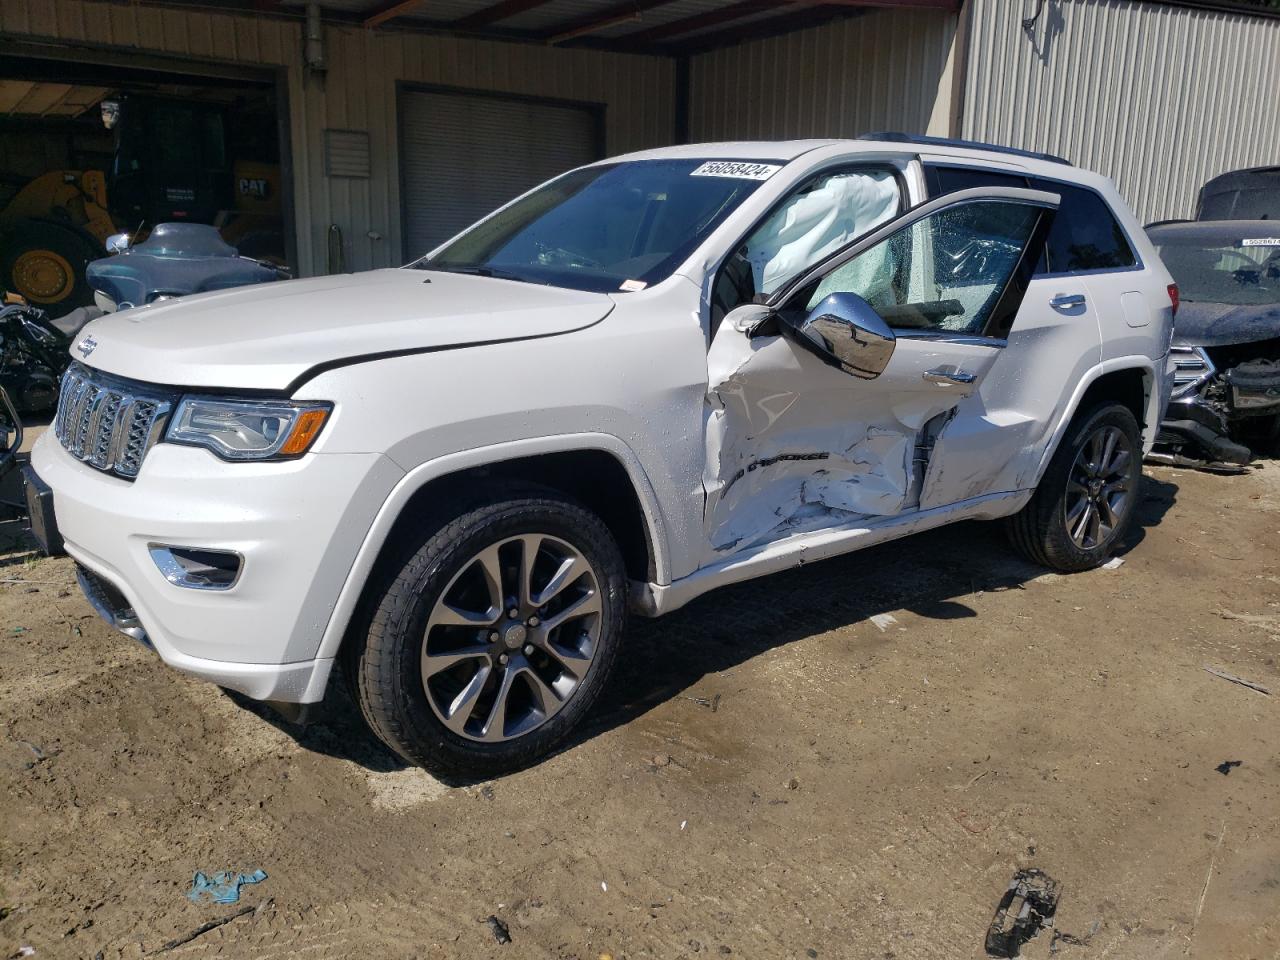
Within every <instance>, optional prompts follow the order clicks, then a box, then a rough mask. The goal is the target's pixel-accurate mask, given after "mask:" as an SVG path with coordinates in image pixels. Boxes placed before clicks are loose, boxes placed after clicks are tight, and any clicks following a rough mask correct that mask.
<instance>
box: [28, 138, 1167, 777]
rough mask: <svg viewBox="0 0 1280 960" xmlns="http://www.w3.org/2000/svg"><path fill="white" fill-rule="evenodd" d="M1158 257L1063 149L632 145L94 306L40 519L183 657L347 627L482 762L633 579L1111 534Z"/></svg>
mask: <svg viewBox="0 0 1280 960" xmlns="http://www.w3.org/2000/svg"><path fill="white" fill-rule="evenodd" d="M1173 294H1174V291H1173V290H1172V288H1171V283H1170V278H1169V276H1168V275H1167V273H1166V272H1165V270H1164V268H1163V267H1162V266H1161V264H1160V261H1159V260H1158V258H1157V257H1156V255H1155V253H1154V252H1153V250H1152V248H1151V246H1150V245H1149V243H1148V242H1147V240H1146V239H1145V237H1144V235H1143V232H1142V230H1141V228H1140V227H1139V225H1138V223H1137V221H1136V220H1135V219H1134V217H1133V215H1132V214H1131V213H1130V212H1129V210H1128V209H1127V208H1126V207H1125V205H1124V204H1123V202H1122V201H1121V200H1120V198H1119V197H1118V196H1117V194H1116V191H1115V189H1114V188H1113V187H1112V186H1111V184H1110V183H1109V182H1108V181H1107V180H1105V179H1104V178H1102V177H1099V176H1096V175H1094V174H1091V173H1087V172H1084V171H1082V170H1078V169H1076V168H1074V167H1072V166H1070V165H1069V164H1067V163H1065V162H1062V161H1058V160H1055V159H1054V158H1051V157H1043V156H1036V155H1031V154H1024V153H1018V152H1014V151H1007V150H997V149H995V148H984V147H982V146H981V145H978V144H963V143H954V142H944V141H936V140H928V139H925V138H910V137H903V136H900V135H892V134H885V135H879V136H875V137H871V138H868V139H862V140H852V141H804V142H786V143H731V144H710V145H706V144H704V145H697V146H684V147H676V148H671V149H662V150H652V151H647V152H643V153H637V154H632V155H630V156H625V157H621V158H618V159H614V160H608V161H604V162H601V163H598V164H595V165H592V166H588V167H583V168H581V169H578V170H574V171H572V172H570V173H567V174H565V175H563V176H561V177H559V178H557V179H555V180H552V181H551V182H549V183H547V184H544V185H543V186H540V187H538V188H536V189H534V190H532V191H531V192H529V193H527V194H525V195H524V196H522V197H519V198H517V199H516V200H514V201H512V202H511V203H509V204H508V205H506V206H505V207H503V208H502V209H500V210H498V211H497V212H495V213H493V214H492V215H490V216H489V217H487V218H486V219H484V220H482V221H481V222H480V223H478V224H476V225H475V226H473V227H471V228H470V229H468V230H467V231H465V232H463V233H462V234H460V235H459V236H457V237H455V238H454V239H453V240H451V241H449V242H447V243H445V244H444V245H443V246H441V247H440V248H438V249H437V250H435V251H434V252H432V253H431V254H429V255H428V256H427V257H425V258H424V259H422V260H419V261H417V262H415V263H413V264H411V265H410V266H408V267H405V268H402V269H394V270H378V271H373V272H370V273H364V274H359V275H355V276H335V277H325V278H321V279H314V280H305V281H297V282H290V283H277V284H270V285H268V286H265V287H262V286H259V287H250V288H244V289H240V290H232V291H227V292H222V293H216V294H209V295H202V296H194V297H190V298H186V299H182V300H177V301H169V302H166V303H158V304H155V305H152V306H147V307H141V308H138V309H133V310H128V311H124V312H121V313H117V314H114V315H112V316H108V317H104V318H102V319H100V320H97V321H95V322H94V323H93V324H91V325H90V326H89V327H87V328H86V329H85V331H84V333H83V335H82V336H81V338H80V339H79V340H78V341H77V343H76V344H75V346H74V348H73V349H74V351H75V354H74V355H75V358H76V361H77V362H76V363H75V364H74V365H73V366H72V368H71V369H70V371H69V372H68V373H67V375H66V378H65V380H64V382H63V386H62V399H61V403H60V406H59V409H58V414H57V419H56V422H55V424H54V428H53V429H52V430H50V431H49V432H48V433H46V434H45V436H43V437H42V438H41V440H40V442H39V443H38V444H37V446H36V449H35V453H34V455H33V458H32V466H33V468H34V469H33V470H32V472H31V473H30V474H29V476H28V495H29V500H30V502H31V506H32V511H33V527H34V529H35V530H36V531H37V533H38V534H40V535H41V536H43V537H44V538H45V539H46V540H47V541H48V542H49V544H50V546H54V547H56V544H57V543H58V542H59V540H60V539H65V545H66V550H67V552H68V553H70V554H71V556H72V557H73V558H74V559H75V560H76V561H77V563H78V564H79V569H80V575H81V582H82V586H83V588H84V590H85V592H86V594H87V595H88V596H89V598H90V599H91V600H92V602H93V603H94V604H95V605H96V606H97V608H98V609H99V611H100V612H101V613H102V614H103V615H104V616H106V617H107V618H108V619H109V620H110V621H111V622H112V623H113V624H115V625H116V626H117V627H118V628H120V629H121V630H123V631H124V632H126V633H128V634H130V635H132V636H133V637H135V638H137V639H139V640H144V641H145V642H147V643H149V644H150V645H151V646H152V647H153V648H154V649H155V651H156V652H157V653H158V654H159V656H160V657H161V658H162V659H163V660H164V661H165V662H166V663H168V664H170V665H172V666H174V667H176V668H177V669H179V670H183V671H185V672H187V673H191V674H194V675H196V676H199V677H203V678H206V679H208V680H211V681H214V682H215V683H218V684H221V685H223V686H225V687H230V688H233V689H235V690H238V691H241V692H242V693H244V694H246V695H248V696H250V697H253V698H257V699H261V700H267V701H272V702H274V703H275V704H276V705H277V706H279V707H280V708H282V709H285V710H290V705H293V707H294V708H295V709H294V710H293V712H294V713H295V715H296V714H297V713H298V712H299V711H298V710H297V709H296V708H297V706H298V705H306V704H312V703H315V702H317V701H319V700H321V699H322V697H323V696H324V693H325V690H326V687H327V685H328V684H329V682H330V678H331V674H332V673H333V672H334V671H333V668H334V666H335V664H336V663H337V662H338V661H341V662H342V664H343V667H344V671H345V672H346V674H347V676H348V679H349V680H350V682H351V686H352V689H353V690H354V692H355V696H356V699H357V700H358V702H359V704H360V707H361V709H362V710H363V713H364V716H365V717H366V719H367V720H368V722H369V725H370V726H371V727H372V728H373V730H374V731H375V732H376V733H377V735H378V736H379V737H381V738H382V739H383V740H384V741H385V742H386V743H387V744H388V745H389V746H390V747H391V748H392V749H394V750H396V751H397V752H398V753H400V754H401V755H402V756H404V757H406V758H408V759H409V760H411V761H414V762H417V763H422V764H425V765H428V766H431V767H434V768H437V769H441V770H444V771H451V772H453V773H456V774H464V775H468V776H484V775H491V774H494V773H497V772H501V771H505V770H509V769H512V768H515V767H517V766H519V765H521V764H525V763H528V762H530V761H531V760H533V759H535V758H537V757H538V756H540V755H543V754H545V753H546V752H547V751H548V750H550V749H552V748H553V747H554V746H555V745H556V744H557V743H558V742H560V741H561V740H562V739H563V738H564V737H565V736H566V734H567V733H568V732H569V731H570V730H571V729H572V728H573V726H574V725H575V724H576V723H578V722H579V721H580V720H581V718H582V716H583V714H584V712H586V711H587V710H588V709H589V708H590V706H591V704H592V703H593V701H595V699H596V698H597V696H598V695H599V694H600V692H601V689H602V688H603V687H604V685H605V681H606V679H607V677H608V675H609V673H610V669H611V667H612V666H613V663H614V660H615V658H616V656H617V653H618V649H619V643H620V641H621V634H622V630H623V624H624V622H625V614H626V610H627V608H628V606H630V607H631V608H632V609H634V610H636V611H638V612H639V613H641V614H644V615H650V616H652V615H658V614H662V613H665V612H667V611H670V610H673V609H675V608H677V607H679V606H681V605H682V604H685V603H687V602H688V601H689V600H691V599H692V598H694V597H696V596H698V595H699V594H701V593H704V592H706V591H708V590H711V589H713V588H715V587H718V586H721V585H723V584H727V583H733V582H736V581H741V580H745V579H748V578H751V577H758V576H761V575H764V574H768V573H771V572H773V571H776V570H781V569H783V568H786V567H791V566H795V565H797V564H800V563H804V562H809V561H814V560H818V559H820V558H823V557H828V556H831V555H834V554H839V553H844V552H847V551H851V550H856V549H858V548H860V547H865V546H870V545H872V544H876V543H881V542H883V541H885V540H889V539H892V538H895V537H901V536H903V535H905V534H908V533H913V532H915V531H918V530H924V529H927V528H929V527H935V526H938V525H940V524H945V523H950V522H953V521H956V520H963V519H971V518H982V519H995V518H1002V517H1004V518H1008V523H1009V528H1010V530H1011V532H1012V535H1013V540H1014V542H1015V543H1016V544H1017V545H1018V546H1019V547H1020V548H1021V549H1022V550H1023V551H1024V552H1025V553H1026V554H1027V555H1029V556H1030V557H1031V558H1033V559H1034V560H1036V561H1037V562H1039V563H1042V564H1046V565H1048V566H1051V567H1054V568H1056V569H1060V570H1081V569H1084V568H1088V567H1092V566H1094V565H1096V564H1099V563H1101V562H1102V561H1103V560H1104V559H1105V558H1106V557H1107V555H1108V552H1109V551H1110V550H1111V549H1112V548H1113V546H1114V545H1115V544H1116V542H1117V540H1118V539H1119V538H1120V537H1122V536H1123V534H1124V531H1125V528H1126V525H1127V524H1128V523H1129V521H1130V518H1131V517H1132V514H1133V510H1134V507H1135V503H1136V500H1137V487H1138V483H1139V477H1140V461H1141V459H1142V455H1143V452H1144V450H1146V449H1147V448H1148V446H1149V445H1150V444H1151V442H1152V440H1153V439H1154V436H1155V431H1156V428H1157V426H1158V424H1159V422H1160V415H1161V412H1162V411H1163V410H1164V407H1165V401H1166V399H1167V397H1168V391H1169V378H1168V375H1167V370H1166V367H1167V354H1168V347H1169V339H1170V329H1171V319H1172V314H1173V302H1172V296H1173ZM762 589H768V588H767V585H766V586H762Z"/></svg>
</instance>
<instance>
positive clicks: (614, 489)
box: [317, 434, 670, 659]
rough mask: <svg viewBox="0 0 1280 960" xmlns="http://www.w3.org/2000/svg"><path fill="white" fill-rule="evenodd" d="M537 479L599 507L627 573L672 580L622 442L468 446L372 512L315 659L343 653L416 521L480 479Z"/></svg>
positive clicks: (416, 473)
mask: <svg viewBox="0 0 1280 960" xmlns="http://www.w3.org/2000/svg"><path fill="white" fill-rule="evenodd" d="M512 483H516V484H533V485H537V486H541V487H546V488H549V489H553V490H557V491H559V492H561V493H564V494H566V495H568V496H570V497H573V498H574V499H575V500H578V501H580V502H581V503H582V504H583V505H584V506H586V507H587V508H588V509H591V510H593V511H594V512H595V513H597V514H598V515H599V516H600V518H601V519H602V520H603V521H604V523H605V525H606V526H608V527H609V530H610V532H612V533H613V535H614V537H615V538H616V539H617V540H618V545H619V547H620V549H621V550H622V554H623V561H624V564H625V566H626V570H627V576H628V579H631V580H639V581H642V582H651V583H652V582H657V583H666V582H670V563H669V557H668V552H667V536H666V532H665V528H664V525H663V519H662V513H661V510H660V507H659V503H658V500H657V497H656V495H655V494H654V491H653V487H652V485H651V484H650V483H649V480H648V477H647V475H646V474H645V472H644V470H643V468H642V467H641V465H640V462H639V460H638V458H637V457H636V456H635V454H634V453H633V452H632V451H631V450H630V448H629V447H627V446H626V444H625V443H623V442H622V441H621V440H619V439H618V438H616V437H612V436H609V435H605V434H578V435H573V436H567V437H551V438H544V439H541V440H530V441H521V442H518V443H512V444H501V445H498V446H496V447H487V448H480V449H478V450H470V451H464V452H462V453H459V454H453V455H449V456H446V457H442V458H440V459H438V460H433V461H430V462H428V463H425V464H422V465H420V466H419V467H417V468H415V469H413V470H410V471H409V472H408V473H406V474H405V476H404V477H403V478H401V480H400V482H399V483H398V484H397V485H396V487H395V488H394V489H393V490H392V492H391V494H390V495H389V496H388V497H387V499H386V501H385V502H384V503H383V505H382V508H381V509H380V510H379V512H378V514H377V516H376V517H375V518H374V522H373V525H372V526H371V528H370V530H369V532H368V534H367V535H366V537H365V540H364V542H363V544H362V545H361V547H360V549H359V551H358V552H357V554H356V558H355V561H354V562H353V564H352V566H351V570H350V571H349V573H348V575H347V578H346V582H345V583H344V585H343V587H342V590H341V591H340V593H339V596H338V599H337V602H336V604H335V606H334V610H333V613H332V615H331V616H330V618H329V623H328V624H327V626H326V628H325V631H324V635H323V637H322V639H321V642H320V649H319V651H318V653H317V657H318V658H321V659H326V658H333V657H336V656H337V655H338V651H339V648H340V647H341V646H342V644H343V641H344V639H345V637H346V634H347V632H348V629H349V627H350V626H351V624H352V623H353V620H354V619H355V613H356V610H357V609H358V607H359V605H360V602H361V600H362V599H364V597H365V594H366V590H367V588H368V586H369V584H370V583H371V582H372V581H373V580H374V579H375V576H374V575H375V573H376V572H377V566H378V563H379V562H380V561H381V562H385V561H386V559H387V558H388V557H390V556H393V555H394V552H395V550H396V549H397V546H398V544H400V543H401V542H402V538H403V537H404V536H405V535H407V534H408V533H409V532H411V531H412V530H413V529H414V526H413V524H414V521H415V519H420V520H424V521H425V522H430V520H431V517H432V512H433V507H434V508H435V509H436V510H438V505H439V504H440V503H441V502H442V501H444V502H449V501H453V500H462V499H464V498H470V497H473V496H474V491H475V490H476V489H477V488H478V485H484V484H504V485H505V484H512Z"/></svg>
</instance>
